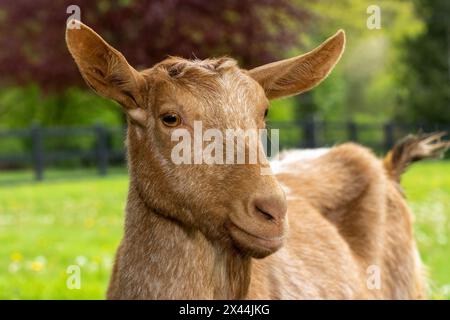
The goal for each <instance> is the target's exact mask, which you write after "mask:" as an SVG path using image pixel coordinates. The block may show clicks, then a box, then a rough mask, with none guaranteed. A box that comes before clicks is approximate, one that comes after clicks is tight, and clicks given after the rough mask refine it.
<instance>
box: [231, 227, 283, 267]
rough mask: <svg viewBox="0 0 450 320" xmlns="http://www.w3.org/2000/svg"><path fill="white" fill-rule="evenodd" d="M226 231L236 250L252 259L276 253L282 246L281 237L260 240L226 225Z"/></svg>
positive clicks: (260, 238)
mask: <svg viewBox="0 0 450 320" xmlns="http://www.w3.org/2000/svg"><path fill="white" fill-rule="evenodd" d="M228 230H229V233H230V236H231V239H232V240H233V244H234V245H235V246H236V247H237V249H238V250H239V251H240V252H241V253H243V254H245V255H248V256H251V257H253V258H257V259H262V258H265V257H267V256H269V255H271V254H272V253H274V252H276V251H277V250H278V249H280V248H281V247H282V245H283V240H284V238H283V237H276V238H270V239H268V238H262V237H259V236H256V235H253V234H251V233H249V232H247V231H246V230H244V229H242V228H240V227H238V226H236V225H235V224H232V223H231V224H230V225H228Z"/></svg>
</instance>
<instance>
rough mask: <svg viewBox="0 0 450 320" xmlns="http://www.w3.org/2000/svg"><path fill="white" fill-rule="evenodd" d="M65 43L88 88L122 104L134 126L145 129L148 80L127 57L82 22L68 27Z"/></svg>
mask: <svg viewBox="0 0 450 320" xmlns="http://www.w3.org/2000/svg"><path fill="white" fill-rule="evenodd" d="M66 43H67V47H68V49H69V51H70V54H71V55H72V57H73V58H74V59H75V62H76V64H77V65H78V69H79V70H80V72H81V75H82V76H83V78H84V80H85V81H86V83H87V84H88V85H89V87H91V88H92V89H93V90H94V91H95V92H97V93H98V94H99V95H101V96H103V97H106V98H110V99H113V100H115V101H117V102H118V103H120V104H121V105H122V106H123V108H124V111H125V112H126V113H127V115H128V116H129V117H130V118H131V119H132V120H133V121H134V122H137V123H138V124H140V125H142V126H145V123H146V119H147V112H146V111H145V109H144V108H142V106H143V103H144V102H143V99H142V97H141V94H140V88H142V86H143V85H145V80H144V79H143V77H142V76H141V75H140V74H139V72H138V71H136V70H135V69H134V68H133V67H131V66H130V65H129V64H128V62H127V60H126V59H125V57H124V56H123V55H122V54H121V53H120V52H119V51H117V50H116V49H114V48H113V47H112V46H110V45H109V44H108V43H107V42H106V41H105V40H103V39H102V38H101V37H100V36H99V35H98V34H97V33H95V32H94V30H92V29H91V28H89V27H88V26H86V25H84V24H83V23H81V22H79V21H71V22H69V23H68V24H67V29H66Z"/></svg>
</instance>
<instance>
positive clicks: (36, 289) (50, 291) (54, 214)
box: [0, 162, 450, 299]
mask: <svg viewBox="0 0 450 320" xmlns="http://www.w3.org/2000/svg"><path fill="white" fill-rule="evenodd" d="M85 174H86V173H85ZM87 174H88V175H87V176H86V175H85V176H84V177H83V172H81V171H80V172H66V173H64V172H55V171H49V172H48V173H47V176H48V177H49V180H48V181H46V182H44V183H39V184H36V183H25V184H17V185H12V186H11V185H3V186H0V195H1V196H0V242H1V243H2V246H1V247H0V257H1V258H0V269H1V270H3V271H2V272H0V298H2V299H103V298H104V297H105V291H106V288H107V284H108V280H109V275H110V272H111V263H112V261H113V259H114V252H115V250H116V247H117V245H118V243H119V241H120V237H121V236H122V227H123V208H124V203H125V199H126V192H127V185H128V182H127V181H128V180H127V177H126V175H125V174H124V173H123V171H121V172H116V173H115V174H112V175H110V176H108V177H106V178H98V177H95V176H92V175H90V174H89V173H87ZM91 174H93V173H91ZM70 175H71V176H76V177H78V179H75V180H67V176H70ZM27 177H28V178H29V177H31V174H29V173H24V172H20V173H2V174H1V176H0V181H1V179H21V178H27ZM425 177H426V179H425ZM402 184H403V186H404V188H405V190H406V194H407V197H408V201H409V204H410V205H411V207H412V208H413V210H414V212H415V216H416V222H415V230H416V237H417V240H418V243H419V248H420V251H421V255H422V258H423V260H424V263H425V264H426V265H427V266H428V268H429V272H430V279H431V288H432V290H433V291H432V297H433V298H441V299H450V290H449V288H450V274H449V272H448V269H449V260H448V257H449V256H450V242H449V241H450V239H449V238H448V237H449V234H450V162H427V163H420V164H417V165H414V166H413V168H412V169H411V170H410V171H409V172H408V173H406V175H405V177H404V181H403V183H402ZM74 264H79V265H81V289H80V290H69V289H67V287H66V281H67V277H68V275H67V273H66V270H67V267H68V266H69V265H74Z"/></svg>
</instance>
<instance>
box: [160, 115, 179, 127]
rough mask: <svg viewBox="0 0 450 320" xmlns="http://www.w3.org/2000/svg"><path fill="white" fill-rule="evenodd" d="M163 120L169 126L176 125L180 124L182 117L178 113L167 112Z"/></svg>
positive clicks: (162, 117)
mask: <svg viewBox="0 0 450 320" xmlns="http://www.w3.org/2000/svg"><path fill="white" fill-rule="evenodd" d="M161 121H162V122H163V123H164V125H165V126H167V127H176V126H178V125H180V123H181V118H180V116H179V115H177V114H176V113H166V114H163V115H162V116H161Z"/></svg>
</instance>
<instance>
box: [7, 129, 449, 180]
mask: <svg viewBox="0 0 450 320" xmlns="http://www.w3.org/2000/svg"><path fill="white" fill-rule="evenodd" d="M268 127H269V128H274V129H275V128H276V129H279V136H280V149H288V148H317V147H323V146H332V145H334V144H336V143H342V142H346V141H354V142H358V143H361V144H363V145H366V146H368V147H370V148H372V149H374V150H375V151H376V152H378V153H383V152H386V151H387V150H388V149H389V148H391V147H392V145H393V144H394V143H395V141H397V140H398V139H400V138H401V137H403V136H405V135H407V134H409V133H416V132H418V131H419V130H422V131H424V132H431V131H438V130H445V131H450V124H449V125H447V126H442V125H441V126H438V125H432V126H430V125H423V124H398V123H393V122H389V123H381V124H380V123H379V124H360V123H359V124H358V123H355V122H348V123H342V122H339V123H337V122H332V123H331V122H321V121H314V120H307V121H289V122H286V121H284V122H271V123H269V124H268ZM125 132H126V128H121V127H118V128H117V127H116V128H111V127H104V126H102V125H100V124H99V125H95V126H92V127H57V128H43V127H40V126H33V127H31V128H28V129H20V130H3V131H0V170H6V169H8V168H12V167H14V168H20V167H27V166H32V168H33V170H34V172H35V179H36V180H42V179H44V171H45V168H47V167H51V166H54V165H55V163H58V162H64V161H68V160H74V159H75V160H78V161H81V162H82V163H84V164H86V163H87V164H88V165H92V164H94V165H95V166H96V167H97V170H98V173H99V174H100V175H106V174H107V172H108V167H109V166H110V165H111V163H115V164H118V163H121V164H122V163H124V161H125V149H124V144H123V141H124V139H125ZM81 137H85V138H86V137H87V138H88V140H89V141H87V142H86V143H84V144H83V145H84V146H82V147H77V146H75V147H74V146H72V147H70V148H69V147H67V146H68V145H71V144H73V142H74V141H78V140H79V139H81ZM55 138H56V139H58V140H59V142H58V143H57V144H56V146H55V145H53V146H48V145H47V143H46V142H48V140H51V139H55ZM8 139H15V140H19V141H21V143H22V144H23V145H26V147H25V148H23V149H25V150H26V151H25V152H19V153H11V152H10V151H5V150H4V148H2V147H1V146H2V141H5V140H8ZM77 139H78V140H77ZM113 140H115V141H116V142H117V143H116V144H115V145H114V143H112V141H113ZM86 145H87V147H86Z"/></svg>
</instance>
